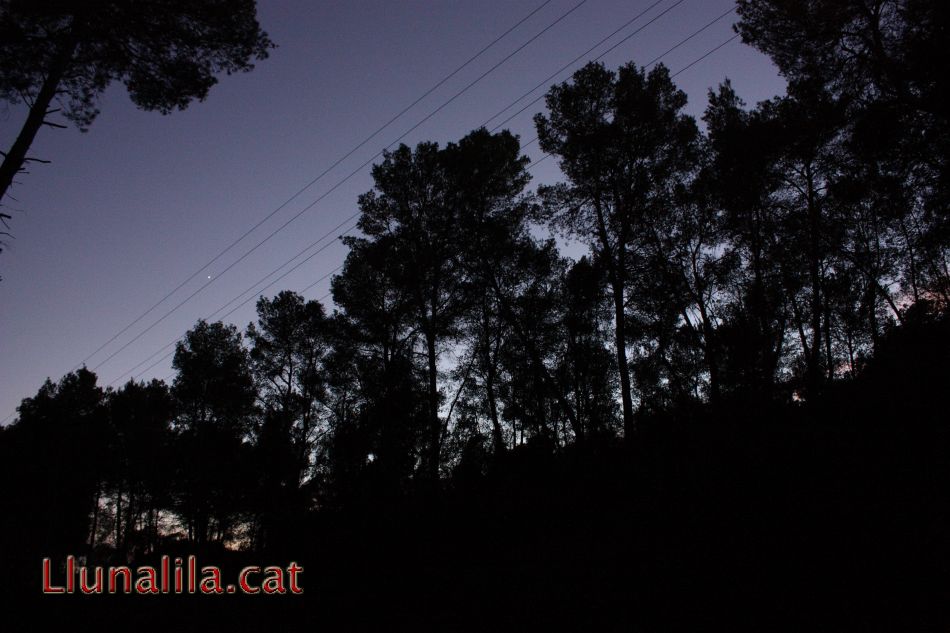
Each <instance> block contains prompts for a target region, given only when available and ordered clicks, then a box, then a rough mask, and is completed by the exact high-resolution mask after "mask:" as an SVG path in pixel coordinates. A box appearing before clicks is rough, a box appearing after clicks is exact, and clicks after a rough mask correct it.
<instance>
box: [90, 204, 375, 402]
mask: <svg viewBox="0 0 950 633" xmlns="http://www.w3.org/2000/svg"><path fill="white" fill-rule="evenodd" d="M355 215H357V214H354V215H353V216H351V217H355ZM345 222H346V221H345V220H344V223H345ZM354 228H356V224H353V226H351V227H349V228H347V230H346V231H344V232H343V233H342V234H341V235H340V237H342V236H343V235H346V234H347V233H349V232H350V231H352V230H353V229H354ZM327 235H329V233H327V234H324V236H323V237H321V238H320V239H319V240H317V241H316V242H314V243H313V244H311V245H310V246H308V247H307V248H305V249H304V250H303V251H301V252H299V253H297V254H296V255H294V256H293V257H291V258H290V259H289V260H288V261H286V262H284V263H283V264H281V265H280V266H278V267H277V268H276V269H275V270H273V271H271V272H270V273H268V274H266V275H264V277H262V278H261V279H259V280H257V281H256V282H254V283H253V284H251V285H250V286H249V287H248V288H247V289H245V290H244V291H242V292H240V293H239V294H238V295H237V296H236V297H234V298H233V299H231V300H230V301H228V302H227V303H225V304H224V305H223V306H221V307H220V308H218V309H217V310H215V311H214V312H212V313H211V314H209V315H208V316H206V317H204V320H205V321H210V320H211V319H213V318H215V315H217V314H218V313H219V312H221V311H222V310H225V309H226V308H227V307H228V306H230V305H231V304H232V303H234V302H235V301H237V300H238V299H239V298H241V297H242V296H243V295H245V294H247V293H248V292H251V295H250V296H249V297H248V298H247V299H245V300H244V301H242V302H241V303H239V304H238V305H236V306H234V307H233V308H232V309H231V310H229V311H228V312H227V313H225V314H223V315H221V320H223V319H226V318H227V317H229V316H231V315H232V314H234V313H235V312H236V311H237V310H238V309H240V308H241V307H243V306H244V305H246V304H247V302H248V301H250V300H252V299H253V298H254V297H256V296H258V294H259V293H261V292H263V291H265V290H267V289H268V288H270V287H271V286H273V285H274V284H276V283H277V282H278V281H280V280H281V279H283V278H284V277H286V276H287V275H289V274H290V273H292V272H294V271H295V270H297V269H298V268H300V267H301V266H303V265H304V264H306V263H307V262H308V261H310V260H311V259H313V258H314V257H316V256H317V255H319V254H320V253H321V252H323V251H324V250H325V249H327V248H328V247H330V246H332V245H333V244H336V243H337V242H335V241H333V242H328V243H327V244H325V245H323V246H321V247H320V248H319V249H317V250H316V251H314V252H313V253H311V254H310V255H309V256H308V257H307V258H306V259H303V260H301V261H300V262H298V263H297V264H296V265H294V266H293V267H292V268H290V269H289V270H287V271H286V272H284V274H282V275H281V276H279V277H277V278H276V279H273V280H272V281H271V282H270V283H268V284H267V285H266V286H264V287H262V288H258V289H256V290H255V288H256V287H257V286H258V285H259V284H261V283H263V282H264V281H265V280H266V279H267V278H268V277H270V276H271V275H273V274H274V273H276V272H278V271H279V270H280V269H281V268H283V267H284V266H286V265H287V264H289V263H290V262H292V261H293V260H295V259H297V258H298V257H300V255H302V254H303V253H305V252H307V251H308V250H310V249H311V248H312V247H313V246H314V245H316V244H318V243H319V242H321V241H323V239H325V238H326V237H327ZM342 267H343V265H342V264H341V265H339V266H337V267H336V268H334V269H333V270H331V271H330V272H328V273H327V274H325V275H324V276H323V277H321V278H320V279H318V280H317V281H315V282H314V283H312V284H310V285H309V286H307V288H306V289H305V290H303V291H302V292H306V291H307V290H309V289H310V288H312V287H314V286H315V285H317V284H318V283H320V282H321V281H323V280H324V279H326V278H327V277H329V276H330V275H332V274H333V273H335V272H336V271H338V270H340V268H342ZM183 339H184V336H180V337H178V338H177V339H175V340H174V341H172V342H171V343H168V344H166V345H164V346H163V347H161V348H159V350H158V351H156V352H154V353H153V354H151V355H150V356H148V357H147V358H146V359H145V360H143V361H142V362H140V363H138V364H137V365H135V366H134V367H132V368H131V369H129V370H127V371H124V372H122V373H121V374H119V375H118V377H116V378H115V379H113V380H112V382H110V383H109V384H110V385H115V383H117V382H118V381H119V380H120V379H121V378H122V377H124V376H126V375H129V374H134V373H135V372H136V370H138V369H139V368H140V367H141V366H142V365H144V364H145V363H147V362H148V361H150V360H151V359H153V358H155V356H157V355H158V354H160V353H162V352H163V351H164V350H166V349H168V348H169V347H171V346H172V345H174V344H175V343H177V342H178V341H181V340H183ZM169 355H170V354H166V355H165V356H163V357H162V358H161V359H159V360H158V361H156V362H155V363H153V364H152V365H149V366H148V367H146V368H145V369H144V370H142V372H141V373H147V372H148V371H149V370H150V369H152V368H153V367H155V365H158V364H159V363H161V362H162V361H164V360H165V359H167V358H168V357H169Z"/></svg>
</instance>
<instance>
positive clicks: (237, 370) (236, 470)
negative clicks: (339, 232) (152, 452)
mask: <svg viewBox="0 0 950 633" xmlns="http://www.w3.org/2000/svg"><path fill="white" fill-rule="evenodd" d="M172 366H173V367H174V368H175V369H176V371H177V372H178V374H177V376H176V377H175V380H174V382H173V383H172V395H173V396H174V398H175V401H176V406H177V409H178V415H177V418H176V420H175V425H174V430H175V436H176V437H175V440H174V447H173V450H174V451H175V454H176V457H177V463H176V464H175V466H176V471H177V472H176V475H177V477H178V485H177V487H176V493H177V494H176V499H175V506H176V512H177V513H178V514H179V515H180V516H181V518H182V520H183V521H184V522H185V524H186V525H187V528H188V534H189V538H190V539H191V540H192V541H194V542H195V543H196V544H197V545H198V546H199V547H200V546H204V545H207V544H208V543H210V542H212V541H214V542H222V541H223V540H225V539H227V538H229V537H230V536H232V534H231V530H232V528H233V527H234V524H233V521H234V520H235V518H236V515H237V513H238V512H240V511H242V510H244V509H245V507H244V501H245V495H246V493H247V489H248V487H249V486H248V484H249V483H250V482H249V481H247V479H248V478H249V477H250V476H252V475H253V472H252V471H251V469H250V467H249V466H250V457H249V449H250V447H249V445H248V443H247V441H246V440H247V439H248V436H249V434H250V430H251V428H250V423H251V417H250V416H251V415H252V413H253V412H254V399H255V390H254V382H253V379H252V377H251V371H250V364H249V361H248V354H247V351H246V350H245V349H244V348H243V347H242V346H241V334H240V332H238V330H237V328H235V327H234V326H233V325H231V326H226V325H224V324H223V323H221V322H216V323H207V322H205V321H199V322H198V323H197V324H196V325H195V327H194V328H193V329H191V330H189V331H188V332H187V333H186V335H185V338H184V340H183V341H180V342H179V343H178V344H177V345H176V347H175V356H174V359H173V361H172Z"/></svg>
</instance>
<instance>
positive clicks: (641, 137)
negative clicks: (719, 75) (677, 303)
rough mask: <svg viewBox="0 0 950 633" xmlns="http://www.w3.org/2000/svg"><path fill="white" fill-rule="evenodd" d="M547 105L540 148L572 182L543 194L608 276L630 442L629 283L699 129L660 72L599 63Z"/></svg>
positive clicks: (690, 161)
mask: <svg viewBox="0 0 950 633" xmlns="http://www.w3.org/2000/svg"><path fill="white" fill-rule="evenodd" d="M546 102H547V106H548V110H549V112H550V114H549V115H548V116H545V115H543V114H538V115H536V116H535V124H536V126H537V129H538V138H539V142H540V144H541V149H543V150H544V151H545V152H548V153H552V154H555V155H556V156H557V157H558V158H559V159H560V165H561V169H562V171H563V172H564V174H565V176H566V177H567V182H566V183H564V184H561V185H556V186H553V187H550V188H546V189H544V190H543V191H542V195H543V196H544V197H545V209H546V210H547V218H548V220H549V221H550V222H551V223H552V224H553V225H556V226H559V227H561V228H563V229H565V230H566V231H567V232H568V233H569V234H571V235H573V236H576V237H578V238H579V239H581V240H583V241H584V242H586V243H587V244H588V245H589V246H590V247H591V249H592V250H593V251H594V253H595V254H596V256H597V258H598V260H599V261H601V262H602V263H603V266H604V268H605V269H606V271H607V277H608V283H609V286H610V292H611V298H612V301H613V306H614V339H615V348H616V354H617V365H618V371H619V372H620V396H621V401H622V403H623V420H624V432H625V434H626V435H627V437H628V438H631V439H632V437H633V432H634V409H633V395H632V392H631V382H630V368H629V362H628V359H627V353H628V350H627V347H628V345H629V343H630V340H629V336H628V333H627V306H628V304H629V302H630V301H631V296H630V294H629V293H630V277H631V274H633V272H634V268H635V267H636V266H637V265H638V263H639V261H640V260H641V259H642V258H643V249H644V248H645V244H644V241H645V240H647V239H648V238H647V235H648V232H649V231H648V227H649V225H650V223H651V221H652V218H653V217H655V216H657V215H658V214H662V213H664V212H665V211H667V210H668V208H669V207H670V206H671V205H672V204H673V200H672V199H671V196H672V193H673V190H674V189H675V187H676V186H677V185H678V184H679V183H680V182H681V181H682V180H683V179H684V178H686V177H688V175H689V174H690V172H691V170H692V169H693V167H694V161H695V156H696V151H697V147H696V144H697V140H698V132H697V128H696V125H695V122H694V121H693V120H692V119H691V118H690V117H688V116H686V115H684V114H682V109H683V107H684V106H685V105H686V95H685V94H684V93H683V92H682V91H680V90H678V89H677V88H676V87H675V86H674V85H673V83H672V81H671V80H670V77H669V72H668V71H667V70H666V68H665V67H664V66H662V65H660V66H657V67H656V68H655V69H653V70H652V71H650V72H649V73H646V71H645V70H643V69H641V68H638V67H637V66H636V65H634V64H628V65H626V66H623V67H621V68H620V70H619V71H618V72H617V73H614V72H612V71H609V70H607V69H606V68H605V67H604V66H603V65H601V64H597V63H591V64H588V65H587V66H585V67H584V68H582V69H581V70H579V71H577V72H576V73H574V76H573V78H572V80H571V81H570V82H567V83H563V84H560V85H557V86H554V87H553V88H552V89H551V90H550V91H549V92H548V95H547V97H546Z"/></svg>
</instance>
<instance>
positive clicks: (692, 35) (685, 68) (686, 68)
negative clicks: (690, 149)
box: [113, 0, 737, 382]
mask: <svg viewBox="0 0 950 633" xmlns="http://www.w3.org/2000/svg"><path fill="white" fill-rule="evenodd" d="M682 1H683V0H679V1H678V2H676V3H674V4H673V5H671V6H670V7H668V8H667V9H666V10H665V11H663V12H662V13H660V14H658V15H657V16H655V17H654V18H653V19H652V20H651V21H650V22H648V23H647V24H646V25H644V26H643V27H641V28H640V29H638V30H637V31H635V32H634V33H631V34H629V35H628V36H627V37H625V38H624V39H623V40H621V41H620V42H618V43H617V44H615V45H614V46H612V47H611V48H610V49H608V50H607V51H604V52H603V53H602V54H601V55H600V56H598V57H597V58H596V59H600V58H602V57H603V56H604V55H606V54H608V53H610V52H611V51H612V50H614V49H616V48H617V47H618V46H619V45H621V44H623V43H624V42H626V41H628V40H629V39H630V38H631V37H632V36H633V35H635V34H636V33H639V32H640V31H642V30H643V28H645V27H646V26H649V25H650V24H652V23H653V22H655V21H656V20H657V19H658V18H659V17H662V16H663V15H664V14H665V13H667V12H668V11H669V10H671V9H672V8H674V7H676V6H677V5H679V4H680V3H681V2H682ZM653 6H656V3H655V4H654V5H651V8H652V7H653ZM646 11H649V8H648V9H647V10H646ZM646 11H644V12H641V13H640V14H639V15H640V16H642V15H643V14H644V13H645V12H646ZM731 12H732V9H730V10H729V11H726V12H724V13H723V14H721V15H719V16H718V17H716V18H714V19H713V20H711V21H710V22H708V23H707V24H706V25H704V26H703V27H701V28H700V29H698V30H697V31H694V32H693V33H692V34H690V35H689V36H687V37H686V38H684V39H683V40H680V42H678V43H677V44H676V45H674V46H673V47H671V48H669V49H667V50H666V51H665V52H664V53H663V54H661V55H659V56H657V57H656V58H654V59H653V60H652V61H650V62H649V63H648V64H647V66H650V65H653V64H655V63H656V62H658V61H659V60H660V59H662V58H663V57H664V56H666V55H668V54H669V53H671V52H672V51H674V50H676V49H677V48H679V47H680V46H682V45H683V44H685V43H686V42H688V41H690V40H691V39H693V38H694V37H696V36H697V35H699V34H700V33H702V32H703V31H705V30H706V29H708V28H709V27H710V26H712V25H713V24H715V23H716V22H718V21H719V20H721V19H722V18H724V17H725V16H726V15H728V14H729V13H731ZM630 23H631V22H630V21H628V22H627V25H629V24H630ZM616 33H617V31H614V33H613V34H611V35H609V36H607V37H606V38H604V39H602V40H601V41H600V43H603V42H604V41H606V40H607V39H609V38H610V37H612V35H614V34H616ZM736 37H737V36H734V37H732V38H730V39H729V40H727V41H725V42H723V43H722V44H720V45H718V46H716V47H715V48H713V49H711V50H710V51H707V52H706V53H705V54H703V55H702V56H701V57H699V58H698V59H696V60H694V61H693V62H691V63H690V64H688V65H687V66H686V67H684V68H682V69H680V70H679V71H677V72H676V73H674V74H673V75H671V78H672V77H675V76H676V75H679V74H680V73H682V72H684V71H686V70H688V69H689V68H691V67H692V66H694V65H696V64H697V63H699V62H701V61H702V60H704V59H706V58H707V57H709V56H710V55H712V54H713V53H715V52H716V51H717V50H719V49H721V48H722V47H723V46H725V45H726V44H728V43H729V42H731V41H733V40H735V39H736ZM598 45H599V44H598ZM593 48H596V45H595V47H593ZM589 50H593V49H589ZM575 61H576V59H575ZM572 63H573V62H572ZM564 68H566V67H564ZM564 68H562V69H561V70H560V71H558V73H555V75H556V74H559V73H560V72H562V71H563V70H564ZM549 79H550V78H549ZM545 81H547V80H545ZM519 100H520V99H519ZM517 101H518V100H516V101H515V103H517ZM506 109H507V108H506ZM503 111H504V110H503ZM493 118H494V117H493ZM537 140H538V139H537V137H535V138H533V139H531V140H530V141H527V142H526V143H524V144H523V145H522V149H524V148H525V147H527V146H528V145H531V144H532V143H534V142H535V141H537ZM381 153H382V152H380V154H381ZM378 155H379V154H377V156H378ZM375 158H376V156H374V157H373V159H371V160H374V159H375ZM548 158H550V154H545V155H544V156H543V157H541V158H540V159H539V160H538V161H536V162H534V163H533V164H532V165H531V166H530V167H529V168H528V169H532V168H534V167H536V166H537V165H538V164H540V163H542V162H543V161H545V160H547V159H548ZM365 166H366V164H365V163H364V165H361V166H360V167H359V168H358V170H361V169H362V168H363V167H365ZM354 173H355V172H354ZM352 175H353V174H350V176H348V177H347V178H349V177H352ZM339 184H340V183H338V185H339ZM328 193H329V192H328ZM324 195H326V194H324ZM320 199H322V198H318V200H317V201H315V202H314V204H316V202H319V200H320ZM357 215H358V212H357V213H354V214H352V215H351V216H349V217H348V218H347V219H346V220H344V221H343V223H346V222H347V221H349V220H351V219H353V218H355V217H356V216H357ZM343 223H341V224H340V225H337V227H335V228H334V229H333V231H335V230H336V228H339V226H341V225H342V224H343ZM352 228H353V227H351V228H350V229H348V230H347V231H346V232H349V230H352ZM331 232H332V231H331ZM328 234H329V233H328ZM328 234H325V235H324V236H322V237H321V238H319V239H318V240H317V241H316V242H314V243H313V244H311V245H310V246H308V247H306V248H305V249H304V250H303V251H301V252H300V253H298V254H296V255H294V256H293V257H292V258H291V259H290V260H288V261H287V262H285V263H284V264H282V265H281V266H279V267H278V268H277V269H276V270H274V271H272V272H271V273H269V274H268V275H266V276H265V277H264V278H263V279H261V280H260V281H258V282H257V283H255V284H252V286H251V288H253V287H255V286H256V285H257V284H259V283H261V282H263V281H264V280H265V279H266V278H267V277H269V276H271V275H273V274H274V273H276V272H277V271H279V270H280V269H281V268H283V267H284V266H286V265H287V264H289V263H290V262H292V261H293V260H294V259H296V258H297V257H299V256H300V255H301V254H303V253H304V252H306V251H307V250H309V249H310V248H312V246H314V245H315V244H316V243H319V242H320V241H322V240H323V239H324V238H325V237H326V236H327V235H328ZM324 248H325V247H324ZM320 250H323V249H320ZM318 252H319V251H318ZM315 255H316V253H314V254H313V255H311V256H310V257H308V258H307V259H305V260H304V261H302V262H300V263H298V264H297V265H296V266H294V267H293V268H292V269H290V270H289V271H287V272H286V273H284V274H283V275H281V276H280V277H278V278H277V279H274V280H273V281H272V282H270V283H269V284H268V285H267V286H265V287H264V288H261V289H259V290H257V291H255V292H254V293H253V294H254V295H257V294H258V293H259V292H262V291H263V290H266V289H267V288H269V287H270V286H272V285H273V284H275V283H277V282H278V281H280V279H283V278H284V277H286V276H287V275H288V274H289V273H290V272H292V271H293V270H295V269H296V268H298V267H299V266H300V265H302V264H303V263H305V262H306V261H309V259H311V258H312V257H313V256H315ZM339 268H340V267H337V268H336V269H334V271H331V272H330V273H328V274H327V275H325V276H324V277H322V278H321V279H320V280H318V282H319V281H322V280H323V279H325V278H326V277H327V276H329V275H331V274H333V272H335V270H339ZM318 282H315V283H314V284H311V286H308V288H307V290H309V289H310V288H311V287H313V285H316V283H318ZM251 288H249V289H248V290H245V291H243V292H241V293H239V294H238V295H237V296H236V297H235V298H234V299H232V300H231V301H230V302H228V304H226V305H225V306H223V307H222V308H220V309H219V310H218V311H216V312H215V313H213V314H212V316H213V315H214V314H216V313H217V312H219V311H220V310H221V309H223V308H224V307H227V305H230V304H231V303H233V302H234V301H236V300H237V299H239V298H240V297H241V296H242V295H243V294H245V293H247V292H248V291H249V290H250V289H251ZM326 296H329V295H326ZM251 298H253V297H251ZM321 300H322V299H321ZM248 301H250V298H248V299H246V300H245V301H243V302H241V304H239V305H238V306H236V307H235V308H234V309H232V310H231V311H230V312H228V313H227V314H226V315H224V316H223V317H222V318H225V317H227V316H228V315H230V314H232V313H233V312H234V311H236V310H237V309H238V308H240V307H241V306H243V305H245V304H246V303H247V302H248ZM208 318H211V317H208ZM178 340H180V339H178ZM175 342H177V340H176V341H173V342H172V343H169V344H168V345H166V346H165V347H164V348H162V349H166V348H167V347H169V346H170V345H173V344H174V343H175ZM160 352H161V350H159V351H158V352H156V354H157V353H160ZM154 356H155V354H152V356H150V357H149V358H153V357H154ZM168 356H169V355H166V356H165V357H163V358H162V359H160V360H159V361H158V362H156V363H154V364H153V365H151V366H150V367H148V368H146V370H144V371H145V372H147V371H148V370H149V369H151V368H152V367H154V366H155V365H157V364H158V363H160V362H161V361H162V360H165V359H166V358H168ZM147 360H148V359H146V361H144V362H147ZM144 362H143V363H140V364H139V365H137V366H136V367H135V368H133V369H132V370H130V371H128V372H125V373H123V374H121V375H120V377H121V376H124V375H126V374H129V373H132V371H135V369H136V368H137V367H138V366H140V365H142V364H144ZM117 380H118V379H117ZM113 382H115V381H113Z"/></svg>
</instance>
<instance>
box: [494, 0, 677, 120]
mask: <svg viewBox="0 0 950 633" xmlns="http://www.w3.org/2000/svg"><path fill="white" fill-rule="evenodd" d="M663 1H664V0H658V1H657V2H654V3H653V4H651V5H650V6H648V7H647V8H646V9H644V10H643V11H641V12H640V13H638V14H637V15H635V16H633V17H632V18H630V19H629V20H627V21H626V22H624V23H623V24H622V25H620V28H618V29H616V30H615V31H614V32H613V33H611V34H610V35H607V36H606V37H604V38H603V39H601V40H600V41H599V42H597V43H596V44H594V45H593V46H591V47H590V48H588V49H587V50H586V51H584V52H583V53H581V54H580V55H578V56H577V57H575V58H574V59H572V60H571V61H569V62H567V63H566V64H564V65H563V66H561V67H560V68H558V69H557V70H556V71H554V72H553V73H551V74H550V75H548V76H547V77H545V78H544V79H542V80H541V81H540V82H538V84H537V85H536V86H535V87H534V88H532V89H531V90H528V91H527V92H526V93H524V94H523V95H521V96H520V97H518V98H517V99H515V100H514V101H513V102H512V103H510V104H509V105H507V106H505V107H504V108H502V109H501V110H500V111H498V112H497V113H495V114H494V115H493V116H491V117H490V118H489V119H488V121H486V122H485V125H488V123H490V122H491V121H493V120H494V119H496V118H498V117H499V116H501V115H502V114H504V112H505V111H506V110H508V108H511V107H513V106H514V105H515V104H516V103H518V102H519V101H521V100H522V99H524V98H525V97H527V96H528V95H530V94H531V93H532V92H534V91H535V90H537V89H538V88H543V87H544V86H545V85H546V84H547V83H548V82H549V81H551V80H552V79H554V78H555V77H557V76H558V75H560V74H561V73H562V72H564V71H565V70H567V69H568V68H570V67H571V66H573V65H574V64H576V63H577V62H578V61H580V60H581V59H583V58H584V57H586V56H587V55H589V54H590V53H591V52H593V51H594V50H595V49H596V48H597V47H598V46H600V45H601V44H603V43H604V42H606V41H607V40H609V39H610V38H612V37H613V36H614V35H616V34H617V33H619V32H620V31H622V30H624V29H625V28H627V27H628V26H630V25H631V24H633V23H634V22H636V21H637V20H639V19H640V18H641V17H643V16H644V15H646V14H647V13H648V12H649V11H650V10H652V9H653V8H654V7H656V6H657V5H658V4H661V3H662V2H663ZM684 1H685V0H677V1H676V2H674V3H673V4H672V5H670V6H669V7H667V8H666V9H664V10H663V11H661V12H660V13H658V14H657V15H655V16H653V18H652V19H651V20H650V21H649V22H647V23H646V24H644V25H643V26H641V27H640V28H638V29H637V30H635V31H634V32H633V33H630V34H629V35H627V36H626V37H624V38H623V39H622V40H620V41H619V42H617V43H616V44H614V45H613V46H611V47H610V48H609V49H607V50H606V51H604V52H603V53H601V54H600V55H599V56H598V57H596V58H594V59H595V60H596V59H600V58H601V57H603V56H604V55H606V54H607V53H609V52H610V51H612V50H614V49H615V48H617V47H618V46H620V45H621V44H623V43H624V42H626V41H628V40H629V39H630V38H632V37H633V36H635V35H637V34H638V33H640V32H641V31H643V30H644V29H646V28H647V27H648V26H650V25H651V24H653V23H654V22H656V21H657V20H659V19H660V18H662V17H663V16H664V15H666V14H667V13H669V12H670V11H672V10H673V9H675V8H676V7H678V6H679V5H681V4H682V3H683V2H684ZM542 98H544V95H541V96H540V97H538V98H537V99H534V100H532V101H530V102H528V103H527V104H526V105H525V106H524V107H523V108H521V109H520V110H518V111H517V112H515V113H514V114H513V115H511V116H510V117H508V118H507V119H505V120H504V121H502V122H501V123H499V124H498V125H496V126H495V127H493V128H492V130H491V131H492V132H494V131H495V130H497V129H498V128H500V127H501V126H502V125H504V124H505V123H507V122H508V121H510V120H511V119H513V118H514V117H516V116H518V115H519V114H521V113H522V112H524V111H525V110H527V109H528V108H530V107H531V106H532V105H534V104H535V103H537V102H538V101H540V100H541V99H542Z"/></svg>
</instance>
